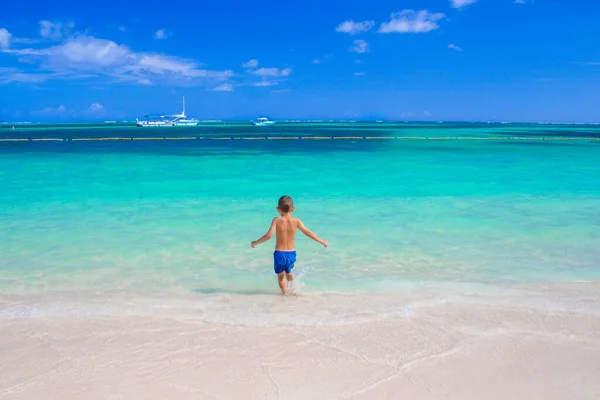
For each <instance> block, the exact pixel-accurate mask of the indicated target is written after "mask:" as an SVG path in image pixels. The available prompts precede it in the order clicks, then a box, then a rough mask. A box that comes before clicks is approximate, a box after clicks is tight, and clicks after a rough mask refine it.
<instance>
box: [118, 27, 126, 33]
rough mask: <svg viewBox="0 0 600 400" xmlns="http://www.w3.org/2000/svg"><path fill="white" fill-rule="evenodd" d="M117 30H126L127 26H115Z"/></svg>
mask: <svg viewBox="0 0 600 400" xmlns="http://www.w3.org/2000/svg"><path fill="white" fill-rule="evenodd" d="M117 30H119V31H121V32H125V31H126V30H127V28H125V27H124V26H119V27H118V28H117Z"/></svg>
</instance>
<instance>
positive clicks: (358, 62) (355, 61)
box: [354, 60, 362, 64]
mask: <svg viewBox="0 0 600 400" xmlns="http://www.w3.org/2000/svg"><path fill="white" fill-rule="evenodd" d="M354 63H355V64H361V63H362V61H361V60H354Z"/></svg>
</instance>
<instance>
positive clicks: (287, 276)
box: [250, 196, 328, 294]
mask: <svg viewBox="0 0 600 400" xmlns="http://www.w3.org/2000/svg"><path fill="white" fill-rule="evenodd" d="M295 210H296V209H295V208H294V201H293V200H292V198H291V197H290V196H282V197H280V198H279V202H278V203H277V212H278V213H279V215H280V216H279V217H275V218H273V222H271V227H270V228H269V231H268V232H267V233H265V234H264V235H263V236H262V237H261V238H260V239H258V240H256V241H254V242H251V243H250V246H252V247H253V248H254V246H256V245H259V244H261V243H263V242H266V241H267V240H269V239H271V238H272V237H273V233H275V232H276V233H277V235H276V236H275V242H276V243H275V252H274V253H273V261H274V264H275V273H276V274H277V280H278V281H279V288H280V289H281V294H285V291H286V290H287V283H288V281H293V280H294V277H293V276H292V268H294V263H295V262H296V247H295V246H294V239H295V238H296V229H300V231H301V232H302V233H304V234H305V235H306V236H308V237H309V238H311V239H312V240H314V241H315V242H319V243H321V244H322V245H323V246H325V247H327V244H328V243H327V242H326V241H325V240H323V239H321V238H320V237H318V236H317V235H315V234H314V233H312V232H311V231H310V229H308V228H307V227H306V226H304V224H303V223H302V221H300V220H299V219H298V218H293V217H292V213H293V212H294V211H295Z"/></svg>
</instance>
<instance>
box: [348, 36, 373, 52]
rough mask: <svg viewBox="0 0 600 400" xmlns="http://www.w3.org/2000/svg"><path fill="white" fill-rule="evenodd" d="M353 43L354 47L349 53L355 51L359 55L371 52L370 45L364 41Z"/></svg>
mask: <svg viewBox="0 0 600 400" xmlns="http://www.w3.org/2000/svg"><path fill="white" fill-rule="evenodd" d="M352 43H353V44H354V46H352V47H350V49H349V50H348V51H353V52H355V53H358V54H362V53H367V52H368V51H369V43H367V42H366V41H364V40H360V39H359V40H354V41H353V42H352Z"/></svg>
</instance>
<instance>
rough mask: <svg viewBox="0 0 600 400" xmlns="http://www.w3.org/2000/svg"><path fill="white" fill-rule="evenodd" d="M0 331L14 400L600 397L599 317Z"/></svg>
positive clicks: (164, 320) (521, 313)
mask: <svg viewBox="0 0 600 400" xmlns="http://www.w3.org/2000/svg"><path fill="white" fill-rule="evenodd" d="M584 288H587V289H590V288H589V287H588V286H585V285H584ZM577 290H578V289H577V287H576V286H572V285H571V286H570V288H569V291H570V292H571V293H576V291H577ZM589 299H592V300H591V301H593V302H595V304H592V306H597V302H598V298H595V299H594V298H593V297H590V298H589ZM589 299H588V301H589ZM292 301H293V300H292ZM318 311H319V310H318V309H315V313H318ZM0 330H1V331H2V335H1V337H0V359H1V361H0V398H2V399H41V398H45V399H67V398H68V399H133V398H135V399H164V398H177V399H198V398H202V399H240V398H247V399H250V398H251V399H258V398H267V399H279V398H281V399H317V398H323V399H375V398H376V399H398V398H418V399H544V400H549V399H596V398H598V397H599V396H600V379H598V377H599V376H600V361H599V360H600V338H599V337H598V335H597V332H600V317H598V315H591V314H589V313H573V312H565V311H552V310H548V309H547V310H543V309H534V308H530V307H519V306H514V305H513V306H507V305H500V304H498V305H493V304H487V305H483V304H481V305H476V304H470V305H458V304H439V305H435V306H427V307H420V308H418V309H416V310H413V311H412V312H411V313H410V316H398V317H390V318H385V319H380V320H373V321H369V322H363V323H348V324H339V325H337V326H303V325H302V324H297V325H292V324H280V325H278V326H268V327H258V326H249V325H232V324H226V323H210V322H206V321H200V320H194V319H174V318H169V317H155V318H144V317H127V316H118V317H115V316H113V317H108V316H107V317H102V316H88V317H76V318H73V317H71V318H66V317H22V318H3V319H1V320H0Z"/></svg>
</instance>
